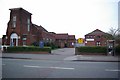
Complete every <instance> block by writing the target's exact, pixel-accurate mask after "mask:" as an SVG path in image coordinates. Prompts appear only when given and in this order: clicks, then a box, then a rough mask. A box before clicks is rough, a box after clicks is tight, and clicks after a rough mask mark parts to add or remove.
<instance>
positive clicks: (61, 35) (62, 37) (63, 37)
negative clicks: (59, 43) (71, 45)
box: [55, 33, 68, 39]
mask: <svg viewBox="0 0 120 80" xmlns="http://www.w3.org/2000/svg"><path fill="white" fill-rule="evenodd" d="M55 38H56V39H68V33H63V34H56V36H55Z"/></svg>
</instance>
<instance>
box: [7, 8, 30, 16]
mask: <svg viewBox="0 0 120 80" xmlns="http://www.w3.org/2000/svg"><path fill="white" fill-rule="evenodd" d="M9 10H23V11H25V12H27V13H29V14H31V15H32V13H30V12H28V11H27V10H25V9H23V8H22V7H19V8H11V9H9Z"/></svg>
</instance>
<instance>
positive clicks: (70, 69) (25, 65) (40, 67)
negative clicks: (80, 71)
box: [24, 65, 75, 70]
mask: <svg viewBox="0 0 120 80" xmlns="http://www.w3.org/2000/svg"><path fill="white" fill-rule="evenodd" d="M24 67H30V68H51V69H66V70H74V69H75V68H68V67H46V66H30V65H24Z"/></svg>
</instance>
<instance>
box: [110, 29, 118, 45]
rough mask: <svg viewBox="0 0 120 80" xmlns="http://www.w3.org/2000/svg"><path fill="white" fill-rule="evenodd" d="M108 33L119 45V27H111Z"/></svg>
mask: <svg viewBox="0 0 120 80" xmlns="http://www.w3.org/2000/svg"><path fill="white" fill-rule="evenodd" d="M108 33H109V34H111V35H112V36H111V38H112V39H113V40H115V41H116V43H117V44H118V45H120V28H118V29H115V28H113V27H111V28H110V31H109V32H108Z"/></svg>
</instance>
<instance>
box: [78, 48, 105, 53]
mask: <svg viewBox="0 0 120 80" xmlns="http://www.w3.org/2000/svg"><path fill="white" fill-rule="evenodd" d="M77 50H78V52H81V53H107V48H106V47H78V48H77Z"/></svg>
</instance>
